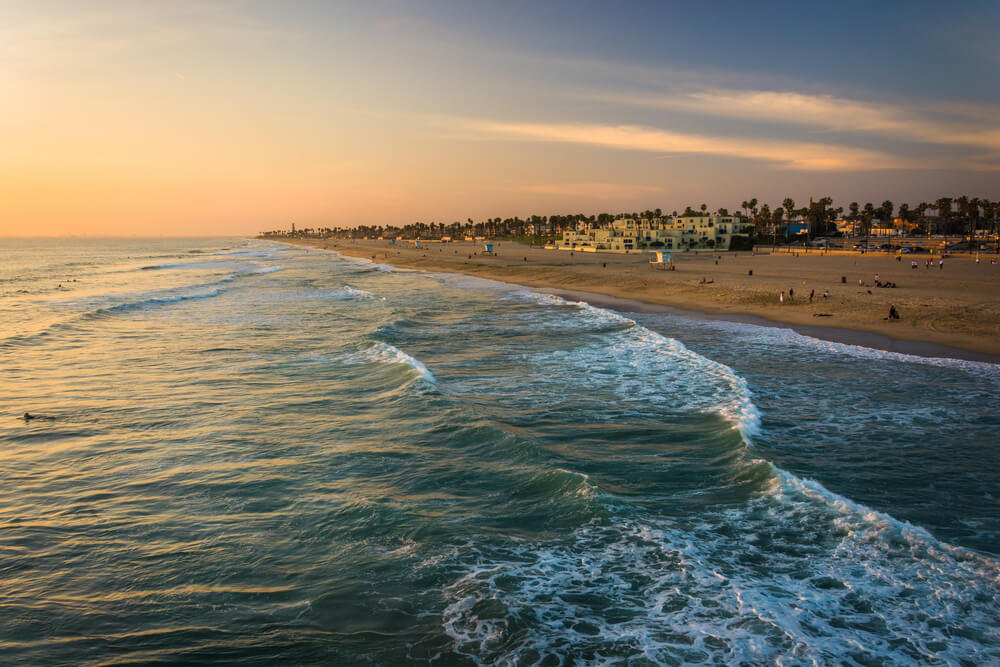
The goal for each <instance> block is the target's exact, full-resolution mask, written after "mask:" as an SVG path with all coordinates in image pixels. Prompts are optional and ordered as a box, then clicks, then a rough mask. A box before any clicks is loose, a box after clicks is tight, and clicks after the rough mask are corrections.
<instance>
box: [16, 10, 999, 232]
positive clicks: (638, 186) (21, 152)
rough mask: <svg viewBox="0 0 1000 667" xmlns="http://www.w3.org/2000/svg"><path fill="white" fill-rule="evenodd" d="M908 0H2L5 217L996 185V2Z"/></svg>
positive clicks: (24, 221)
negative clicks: (486, 3) (838, 11)
mask: <svg viewBox="0 0 1000 667" xmlns="http://www.w3.org/2000/svg"><path fill="white" fill-rule="evenodd" d="M918 4H919V3H918ZM789 7H790V8H791V7H793V6H792V5H789ZM906 8H907V9H906V11H891V10H889V9H869V10H866V12H867V13H866V14H863V15H862V16H861V17H860V18H859V15H858V14H856V13H855V14H851V13H850V12H846V11H845V12H844V14H845V16H842V17H841V16H837V15H835V14H834V13H833V10H832V9H831V10H824V12H826V13H829V14H830V15H829V16H823V15H816V16H811V17H808V18H806V17H803V16H801V15H800V14H799V13H797V12H796V11H793V10H791V9H790V10H789V11H786V12H782V11H773V12H767V16H757V15H755V14H754V10H753V9H752V8H748V7H744V6H742V5H739V4H734V5H732V6H728V7H725V8H721V7H715V8H714V9H713V10H712V11H707V10H706V11H704V12H703V11H699V10H692V9H690V8H688V7H683V6H681V5H677V6H673V7H668V6H661V5H659V4H657V5H652V6H647V5H645V4H643V3H634V4H630V5H627V6H623V7H621V8H620V9H617V10H614V12H613V13H610V14H609V12H611V10H609V9H608V8H606V7H604V6H602V5H600V4H598V3H572V4H559V3H557V4H554V5H550V6H547V7H545V8H539V7H536V6H535V5H534V4H531V3H528V4H524V5H518V4H517V3H515V4H513V5H509V4H504V5H500V4H497V5H495V6H493V7H491V8H483V7H478V8H475V7H469V6H465V5H462V4H458V3H444V2H432V3H421V4H419V5H413V4H411V3H395V2H388V3H376V4H375V5H374V6H370V7H369V6H367V5H365V6H362V5H336V6H333V7H329V6H326V3H319V2H293V3H282V4H281V5H280V6H279V5H278V4H274V3H259V2H243V1H235V0H234V1H223V2H207V3H206V2H175V3H166V4H148V5H147V4H145V3H134V2H118V1H113V0H104V1H100V2H87V3H79V2H52V1H47V2H39V3H17V2H7V3H0V55H2V57H3V59H4V62H5V68H4V69H5V73H4V75H3V77H0V111H2V113H0V235H5V236H9V235H14V236H23V235H46V236H47V235H140V236H145V235H165V236H170V235H203V234H252V233H255V232H257V231H259V230H262V229H270V228H274V227H281V226H288V224H289V223H290V222H296V223H298V224H299V225H300V226H311V225H320V226H353V225H358V224H406V223H409V222H413V221H414V220H424V221H430V220H438V221H447V222H450V221H452V220H465V219H466V218H468V217H472V218H477V219H478V218H482V217H485V216H494V215H497V216H508V215H524V214H527V213H555V212H568V211H574V212H580V211H582V212H587V213H594V212H597V211H599V210H606V209H607V210H619V209H620V210H628V209H643V208H647V207H658V206H659V207H663V208H664V209H673V208H683V207H684V206H685V205H687V204H691V203H700V202H702V201H705V202H707V203H708V204H709V205H710V206H712V207H715V206H729V207H733V206H734V205H736V204H738V202H739V200H740V199H741V198H745V197H747V196H751V195H752V196H757V197H761V198H762V199H763V198H767V199H769V200H780V199H781V198H782V197H785V196H789V195H791V196H793V197H797V198H800V199H805V198H807V197H809V196H810V195H813V194H815V195H817V196H819V195H821V194H822V195H831V196H833V197H835V198H846V199H856V200H863V199H865V198H866V197H867V198H870V199H873V200H875V199H878V200H881V199H883V198H885V197H891V198H893V199H894V200H899V201H903V200H913V201H917V200H919V199H921V198H928V197H937V196H940V193H942V192H944V193H953V194H956V195H957V194H962V193H967V194H970V195H975V196H985V197H993V198H996V197H997V196H1000V189H998V188H1000V186H998V185H997V183H998V179H997V171H998V170H1000V128H998V125H997V120H996V119H997V118H1000V100H998V95H1000V93H997V91H996V87H995V86H992V85H984V82H985V81H986V79H987V78H989V74H991V73H992V74H994V75H995V73H996V72H997V71H998V69H1000V56H998V54H997V52H996V47H995V39H991V38H990V37H989V36H988V35H986V34H984V33H982V32H981V29H980V28H979V26H985V25H991V24H993V25H995V20H996V19H997V18H998V15H997V12H998V9H997V6H996V5H995V4H993V3H982V4H980V3H964V4H963V5H962V8H960V9H959V10H954V9H950V10H947V11H948V13H947V14H945V13H943V12H944V11H945V10H944V9H943V8H942V9H937V8H936V6H935V5H932V4H931V5H927V6H922V7H921V8H920V9H919V11H918V10H917V8H916V7H915V5H914V4H912V3H911V4H907V5H906ZM720 15H725V16H727V20H726V21H724V22H719V20H718V17H719V16H720ZM848 15H849V16H848ZM848 18H850V19H851V20H850V21H849V20H848ZM817 25H822V26H823V30H822V33H823V39H817V38H816V35H815V34H814V33H815V30H816V26H817ZM876 31H877V37H878V38H877V39H876V38H875V33H876ZM862 52H863V53H862ZM992 80H993V81H995V76H994V77H993V79H992ZM580 184H600V187H598V188H596V189H593V188H588V187H583V188H581V187H578V186H579V185H580Z"/></svg>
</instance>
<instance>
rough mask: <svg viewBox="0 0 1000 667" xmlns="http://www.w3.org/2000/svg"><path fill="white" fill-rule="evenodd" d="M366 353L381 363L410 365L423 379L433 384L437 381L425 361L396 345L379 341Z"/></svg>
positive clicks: (371, 358)
mask: <svg viewBox="0 0 1000 667" xmlns="http://www.w3.org/2000/svg"><path fill="white" fill-rule="evenodd" d="M364 354H365V356H366V357H367V358H368V359H370V360H372V361H376V362H379V363H395V364H403V365H405V366H409V367H410V368H412V369H413V370H414V371H415V372H416V374H417V375H418V376H419V377H420V378H421V379H423V380H425V381H427V382H430V383H431V384H436V383H437V380H436V379H435V378H434V375H433V374H432V373H431V372H430V371H429V370H427V366H424V364H423V363H421V362H420V361H418V360H417V359H414V358H413V357H411V356H410V355H408V354H407V353H406V352H403V351H402V350H400V349H399V348H398V347H396V346H394V345H389V344H388V343H383V342H382V341H378V342H376V343H375V344H374V345H372V346H371V347H369V348H367V349H366V350H364Z"/></svg>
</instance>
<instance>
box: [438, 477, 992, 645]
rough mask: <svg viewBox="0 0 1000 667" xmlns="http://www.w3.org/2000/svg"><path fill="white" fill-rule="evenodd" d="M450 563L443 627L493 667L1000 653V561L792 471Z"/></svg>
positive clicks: (465, 550) (463, 551)
mask: <svg viewBox="0 0 1000 667" xmlns="http://www.w3.org/2000/svg"><path fill="white" fill-rule="evenodd" d="M449 560H450V561H453V562H450V563H447V564H448V565H449V566H451V567H453V568H454V569H455V570H457V574H456V575H455V578H454V579H453V580H452V582H451V583H449V584H447V585H446V586H445V587H444V590H443V593H444V595H445V598H446V607H445V609H444V612H443V614H442V624H443V627H444V629H445V633H446V634H447V635H448V636H449V637H450V638H451V639H452V642H453V648H454V650H455V651H456V652H457V653H459V654H461V655H463V656H465V657H467V658H469V659H471V660H472V661H473V662H475V663H477V664H493V663H510V664H515V663H519V662H521V661H529V662H533V663H534V662H537V663H545V662H546V661H549V660H551V661H553V664H555V662H556V659H557V658H559V657H560V656H561V657H563V658H564V657H566V656H573V657H574V658H577V659H580V661H581V662H583V663H585V664H591V663H595V664H596V663H598V662H601V663H603V662H604V661H612V662H614V661H621V662H627V661H630V660H644V661H650V662H652V663H664V662H666V663H671V664H673V663H680V662H688V661H690V662H699V663H701V662H714V661H716V660H721V661H723V662H725V663H726V664H762V663H769V664H834V663H837V664H839V663H841V662H843V661H844V660H845V659H849V661H852V664H853V663H854V662H856V663H861V664H867V663H870V662H877V663H879V664H914V663H937V662H941V663H942V664H959V663H964V662H969V663H976V664H985V663H995V662H996V661H997V660H998V659H1000V648H998V647H1000V643H998V640H1000V632H998V631H997V629H996V628H997V623H1000V605H998V602H1000V587H998V582H1000V564H998V563H997V562H996V561H994V560H991V559H989V558H986V557H983V556H979V555H978V554H975V553H972V552H968V551H966V550H963V549H959V548H956V547H952V546H950V545H946V544H942V543H940V542H938V541H937V540H935V539H934V537H933V536H931V535H930V534H928V533H927V532H926V531H924V530H922V529H920V528H917V527H914V526H911V525H909V524H906V523H902V522H899V521H896V520H895V519H893V518H891V517H888V516H887V515H884V514H881V513H878V512H873V511H871V510H869V509H867V508H864V507H862V506H858V505H856V504H854V503H851V502H850V501H848V500H846V499H843V498H839V497H837V496H835V495H833V494H830V493H829V492H828V491H826V490H825V489H823V488H822V487H820V486H819V485H816V484H814V483H812V482H808V481H803V480H799V479H797V478H794V477H789V476H782V478H781V480H780V482H779V484H778V487H777V488H776V489H775V492H774V493H772V494H770V495H768V496H765V497H762V498H759V499H757V500H754V501H752V502H751V503H749V504H748V505H746V506H741V507H738V508H731V509H725V508H722V509H711V508H706V510H705V511H704V512H703V513H700V514H699V515H697V516H694V517H691V518H688V519H680V518H677V519H674V518H665V517H663V516H640V515H638V514H637V513H636V512H632V513H630V514H620V515H618V516H616V517H612V518H611V520H609V521H593V522H591V523H589V524H587V525H585V526H582V527H581V528H579V529H578V530H576V531H575V532H574V533H573V534H572V535H571V536H569V537H568V538H567V539H563V540H558V539H556V540H551V541H548V542H537V541H527V540H524V541H522V540H511V541H508V542H507V543H505V544H497V545H493V546H490V545H486V544H484V543H482V542H479V541H470V542H468V543H467V544H463V545H461V546H460V547H458V548H457V549H456V554H455V555H454V556H453V557H452V558H450V559H449ZM597 656H600V658H601V660H598V659H597Z"/></svg>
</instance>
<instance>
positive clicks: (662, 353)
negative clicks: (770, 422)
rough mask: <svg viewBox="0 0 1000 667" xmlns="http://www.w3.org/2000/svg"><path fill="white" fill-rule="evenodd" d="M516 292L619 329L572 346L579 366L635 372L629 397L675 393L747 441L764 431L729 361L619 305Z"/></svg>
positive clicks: (592, 326) (653, 398)
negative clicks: (608, 306)
mask: <svg viewBox="0 0 1000 667" xmlns="http://www.w3.org/2000/svg"><path fill="white" fill-rule="evenodd" d="M515 295H516V296H518V297H520V298H525V299H528V300H531V301H535V302H537V303H539V304H542V305H546V306H556V307H572V308H574V309H576V310H577V312H578V313H580V314H581V315H582V316H583V317H584V318H586V321H587V322H586V324H587V327H588V329H587V330H594V331H596V332H599V333H604V332H608V331H611V332H616V334H615V336H614V337H613V338H612V339H611V340H607V339H606V338H604V339H602V340H601V342H600V343H599V344H597V345H593V346H588V347H584V348H578V349H576V350H573V351H571V352H570V353H569V354H570V355H572V356H575V357H577V363H576V364H573V366H574V371H576V372H588V370H590V369H599V370H601V371H606V372H617V373H619V374H626V373H627V374H628V376H629V377H628V378H627V382H626V383H625V384H626V386H625V388H624V392H622V393H624V394H627V396H624V398H626V399H632V398H634V397H636V396H639V397H641V398H642V399H643V400H644V401H648V402H659V403H662V402H663V399H664V398H665V397H669V399H670V401H671V402H673V403H677V402H682V403H683V404H684V405H685V406H686V407H687V408H689V409H697V410H703V411H714V412H716V413H717V414H719V415H721V416H722V417H723V418H725V419H727V420H728V421H729V422H730V423H732V424H733V426H734V428H736V429H737V430H738V431H739V432H740V434H741V436H742V437H743V439H744V441H745V442H746V443H747V444H751V439H752V437H753V436H754V435H757V434H759V432H760V423H761V414H760V411H759V409H758V408H757V406H756V405H755V404H754V402H753V394H752V392H751V391H750V387H749V385H748V384H747V382H746V380H745V379H744V378H743V377H741V376H740V375H739V374H738V373H736V371H735V370H733V369H732V368H730V367H729V366H727V365H725V364H722V363H720V362H717V361H714V360H712V359H709V358H708V357H705V356H702V355H700V354H698V353H696V352H694V351H692V350H690V349H689V348H688V347H687V346H685V345H684V344H683V343H681V342H680V341H678V340H676V339H674V338H668V337H666V336H664V335H662V334H659V333H657V332H655V331H652V330H651V329H648V328H646V327H644V326H642V325H640V324H638V323H637V322H636V321H635V320H632V319H630V318H628V317H625V316H624V315H622V314H620V313H617V312H615V311H613V310H609V309H606V308H598V307H596V306H592V305H590V304H588V303H585V302H582V301H568V300H566V299H563V298H562V297H559V296H555V295H553V294H544V293H539V292H530V291H523V292H522V291H519V292H516V293H515ZM581 365H582V366H583V367H582V368H581ZM609 365H610V366H611V367H610V368H609ZM706 381H708V382H706ZM679 394H680V395H679Z"/></svg>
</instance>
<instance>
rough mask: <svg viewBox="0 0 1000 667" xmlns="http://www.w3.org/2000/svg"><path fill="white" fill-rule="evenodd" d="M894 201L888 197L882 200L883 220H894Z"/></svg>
mask: <svg viewBox="0 0 1000 667" xmlns="http://www.w3.org/2000/svg"><path fill="white" fill-rule="evenodd" d="M892 209H893V205H892V202H891V201H889V200H888V199H886V200H885V201H884V202H882V207H881V208H880V209H879V216H880V217H881V218H882V221H883V222H892Z"/></svg>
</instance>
